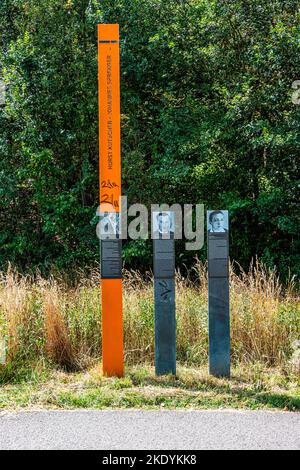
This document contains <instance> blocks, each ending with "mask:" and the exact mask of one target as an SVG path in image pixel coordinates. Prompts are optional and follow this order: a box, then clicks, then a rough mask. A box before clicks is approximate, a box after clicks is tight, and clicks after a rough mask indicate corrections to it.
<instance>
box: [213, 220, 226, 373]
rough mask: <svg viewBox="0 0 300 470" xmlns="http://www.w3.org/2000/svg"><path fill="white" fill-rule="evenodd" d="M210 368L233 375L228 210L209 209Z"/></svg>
mask: <svg viewBox="0 0 300 470" xmlns="http://www.w3.org/2000/svg"><path fill="white" fill-rule="evenodd" d="M207 245H208V297H209V298H208V310H209V371H210V374H212V375H214V376H216V377H230V308H229V230H228V212H227V211H208V240H207Z"/></svg>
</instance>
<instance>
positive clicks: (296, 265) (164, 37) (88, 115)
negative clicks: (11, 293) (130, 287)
mask: <svg viewBox="0 0 300 470" xmlns="http://www.w3.org/2000/svg"><path fill="white" fill-rule="evenodd" d="M299 7H300V5H299V2H298V1H285V2H282V1H279V0H267V1H265V2H262V1H259V0H251V1H248V0H226V1H225V0H219V1H211V0H189V1H181V0H165V1H161V0H102V1H101V2H100V1H96V0H40V1H39V2H35V1H33V0H25V1H19V0H3V2H2V4H1V6H0V20H1V21H0V34H1V53H0V70H1V75H2V77H3V79H4V80H5V82H6V84H7V87H8V90H7V100H6V101H7V102H6V106H5V107H2V109H1V110H0V153H1V161H0V196H1V199H0V210H1V213H0V222H1V232H0V242H1V250H0V263H1V264H2V265H4V264H5V263H6V262H7V261H8V260H10V261H12V262H14V263H16V264H18V265H20V266H23V267H24V268H26V267H29V266H32V265H39V266H43V267H45V266H46V267H47V266H50V265H51V264H53V263H55V264H57V265H58V266H63V267H68V266H70V265H72V264H74V263H78V264H87V263H90V262H92V261H93V260H95V259H97V257H98V242H97V239H96V237H95V230H94V225H95V222H96V221H95V217H94V214H95V210H96V207H97V200H98V170H97V166H98V137H97V112H98V111H97V47H96V24H97V23H99V22H105V23H108V22H117V23H120V27H121V35H122V44H121V64H122V75H121V83H122V157H123V193H124V194H126V195H127V196H128V198H129V203H132V202H143V203H146V204H150V203H157V202H168V203H174V202H179V203H200V202H203V203H204V204H205V205H206V206H207V208H209V207H210V208H218V207H220V208H228V209H229V210H230V214H231V220H232V230H231V256H232V258H234V259H236V260H238V261H239V262H240V263H241V264H242V265H243V266H245V267H247V265H248V264H249V261H250V260H251V258H252V257H253V256H258V257H259V258H261V259H262V260H263V261H264V262H266V263H268V264H269V265H270V266H274V265H276V266H278V268H279V270H280V272H281V273H282V274H283V275H285V274H287V272H288V269H289V268H291V269H292V271H293V272H294V273H298V274H299V272H300V257H299V251H300V250H299V248H300V241H299V228H300V215H299V195H300V178H299V153H300V152H299V150H300V141H299V130H300V120H299V118H300V108H299V106H295V105H294V104H293V103H292V100H291V95H292V88H291V86H292V83H293V82H294V81H295V80H297V79H300V64H299V60H298V59H297V58H298V56H299V49H300V27H299V24H300V22H299V20H300V13H299V11H300V10H299ZM179 252H180V255H181V256H180V257H179V258H178V259H179V260H180V261H181V262H182V263H190V262H191V261H192V259H189V258H188V254H187V253H184V251H183V248H182V247H181V246H179ZM149 254H150V247H149V245H147V244H146V243H143V242H139V243H138V244H136V243H133V242H129V243H128V244H127V245H126V247H125V250H124V256H125V261H126V262H127V264H128V266H142V265H147V263H150V262H151V257H150V256H149ZM200 255H202V256H204V250H203V251H202V252H201V253H200ZM189 256H191V257H192V256H194V253H192V255H191V254H189Z"/></svg>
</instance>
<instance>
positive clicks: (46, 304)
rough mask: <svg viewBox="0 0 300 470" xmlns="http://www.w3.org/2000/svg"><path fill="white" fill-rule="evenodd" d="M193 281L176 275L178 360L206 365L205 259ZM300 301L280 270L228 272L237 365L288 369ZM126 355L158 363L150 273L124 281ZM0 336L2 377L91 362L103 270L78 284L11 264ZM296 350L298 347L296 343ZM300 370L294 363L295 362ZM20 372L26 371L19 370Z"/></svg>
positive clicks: (0, 277) (0, 293) (0, 290)
mask: <svg viewBox="0 0 300 470" xmlns="http://www.w3.org/2000/svg"><path fill="white" fill-rule="evenodd" d="M195 273H196V276H194V278H193V279H194V280H193V281H191V280H189V279H183V278H182V277H181V275H180V273H178V274H177V293H176V302H177V357H178V361H179V362H180V363H182V364H185V365H187V366H200V365H203V364H205V363H206V362H207V349H208V337H207V336H208V335H207V270H206V266H205V265H202V264H201V263H200V262H199V263H198V264H197V265H196V267H195ZM299 307H300V304H299V296H298V295H297V291H296V288H295V286H294V283H293V280H292V279H291V281H290V282H289V284H288V286H287V287H285V288H283V287H282V285H281V284H280V282H279V280H278V277H277V276H276V273H274V272H272V271H270V270H268V269H266V268H264V267H263V266H260V265H259V264H258V263H257V264H255V265H253V266H252V267H251V269H250V271H249V273H244V272H241V274H240V275H239V276H237V275H236V274H235V273H234V271H233V269H231V322H232V355H233V362H234V364H238V363H243V364H247V363H255V362H257V361H259V362H260V363H262V364H265V366H276V367H282V368H288V367H289V366H290V360H291V358H292V357H298V356H297V351H296V354H295V350H293V345H295V344H296V343H295V341H296V340H299V339H300V308H299ZM124 329H125V355H126V362H127V364H130V365H135V364H141V363H150V364H151V363H153V359H154V340H153V334H154V312H153V290H152V277H151V275H150V274H149V275H148V277H146V278H145V277H142V276H141V275H140V274H139V273H136V272H131V273H126V275H125V282H124ZM0 335H1V336H4V337H5V338H6V344H7V363H6V366H5V367H2V370H1V374H0V379H1V378H2V379H1V380H2V381H3V380H5V381H9V380H13V379H15V378H16V377H17V376H18V374H20V371H22V373H24V374H25V375H26V372H25V371H26V370H28V364H30V365H33V364H37V363H39V364H41V363H43V364H46V363H47V364H53V365H55V366H59V367H61V368H63V369H65V370H71V369H73V368H78V367H81V368H85V367H88V366H90V365H91V364H92V363H93V361H94V360H95V358H96V359H97V360H98V359H99V358H100V357H101V310H100V287H99V275H98V273H97V272H93V273H91V275H90V276H89V278H88V279H86V278H84V279H83V280H81V281H80V282H79V283H78V284H77V285H76V287H70V286H68V284H67V283H66V282H65V281H64V279H59V276H56V277H55V278H54V277H52V278H50V279H48V280H45V279H43V278H42V277H41V276H40V275H37V276H35V278H34V279H33V278H30V277H24V276H21V275H19V274H18V273H16V272H15V271H14V270H13V269H11V268H10V269H9V270H8V272H6V273H2V274H0ZM294 349H295V348H294ZM296 368H297V364H296ZM21 375H22V374H21Z"/></svg>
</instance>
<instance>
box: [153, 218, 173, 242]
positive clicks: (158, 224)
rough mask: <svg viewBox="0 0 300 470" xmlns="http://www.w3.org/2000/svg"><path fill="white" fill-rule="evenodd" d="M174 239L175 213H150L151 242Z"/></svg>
mask: <svg viewBox="0 0 300 470" xmlns="http://www.w3.org/2000/svg"><path fill="white" fill-rule="evenodd" d="M174 237H175V213H174V212H172V211H161V212H157V211H153V212H152V238H153V240H160V239H162V240H173V239H174Z"/></svg>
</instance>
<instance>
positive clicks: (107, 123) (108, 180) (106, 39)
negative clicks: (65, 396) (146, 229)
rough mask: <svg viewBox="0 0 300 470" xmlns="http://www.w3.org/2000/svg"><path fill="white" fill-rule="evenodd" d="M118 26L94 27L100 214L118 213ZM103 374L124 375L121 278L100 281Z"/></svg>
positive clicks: (119, 209)
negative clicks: (95, 37) (96, 32)
mask: <svg viewBox="0 0 300 470" xmlns="http://www.w3.org/2000/svg"><path fill="white" fill-rule="evenodd" d="M119 49H120V48H119V25H117V24H113V25H111V24H100V25H98V54H99V70H98V74H99V76H98V78H99V147H100V148H99V155H100V165H99V170H100V179H99V181H100V212H110V211H111V212H120V211H121V208H120V204H119V198H120V196H121V132H120V58H119V57H120V55H119V54H120V52H119ZM101 283H102V355H103V374H104V375H106V376H109V377H112V376H117V377H122V376H123V375H124V347H123V316H122V279H102V280H101Z"/></svg>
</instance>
